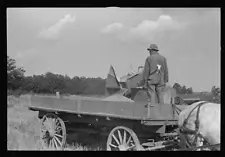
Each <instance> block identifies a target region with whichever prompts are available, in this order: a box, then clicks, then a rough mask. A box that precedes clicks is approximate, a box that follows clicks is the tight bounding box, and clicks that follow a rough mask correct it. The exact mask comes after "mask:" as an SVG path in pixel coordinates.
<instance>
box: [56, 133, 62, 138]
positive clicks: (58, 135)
mask: <svg viewBox="0 0 225 157" xmlns="http://www.w3.org/2000/svg"><path fill="white" fill-rule="evenodd" d="M55 136H57V137H60V138H63V136H61V135H59V134H57V133H56V134H55Z"/></svg>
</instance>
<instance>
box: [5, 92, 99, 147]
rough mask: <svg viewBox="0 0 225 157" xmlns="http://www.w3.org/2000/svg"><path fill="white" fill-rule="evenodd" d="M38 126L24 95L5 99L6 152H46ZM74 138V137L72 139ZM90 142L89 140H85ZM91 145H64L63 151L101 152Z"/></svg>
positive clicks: (76, 136)
mask: <svg viewBox="0 0 225 157" xmlns="http://www.w3.org/2000/svg"><path fill="white" fill-rule="evenodd" d="M39 130H40V124H39V119H38V112H34V111H30V110H28V101H27V98H26V95H23V96H20V97H14V96H8V97H7V149H8V150H47V149H46V148H44V147H43V146H42V145H41V142H40V140H39V139H40V135H39ZM74 136H75V137H74ZM78 136H79V137H80V138H82V139H83V140H84V139H85V137H82V136H81V135H71V136H69V138H68V140H70V141H72V138H78ZM86 140H88V141H90V138H89V137H88V139H86ZM92 143H93V144H92V145H91V146H90V147H89V146H83V145H82V144H80V143H75V144H74V143H72V142H70V144H67V145H66V148H65V150H71V151H73V150H78V151H79V150H84V151H87V150H103V148H101V147H100V146H98V145H96V142H95V141H93V142H92Z"/></svg>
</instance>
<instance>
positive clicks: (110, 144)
mask: <svg viewBox="0 0 225 157" xmlns="http://www.w3.org/2000/svg"><path fill="white" fill-rule="evenodd" d="M110 146H112V147H114V148H118V146H115V145H114V144H112V143H110Z"/></svg>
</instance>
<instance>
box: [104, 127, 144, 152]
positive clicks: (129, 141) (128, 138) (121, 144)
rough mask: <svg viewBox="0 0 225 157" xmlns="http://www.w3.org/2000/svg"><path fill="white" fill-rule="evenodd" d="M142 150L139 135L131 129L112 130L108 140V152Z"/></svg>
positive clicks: (118, 128) (116, 128)
mask: <svg viewBox="0 0 225 157" xmlns="http://www.w3.org/2000/svg"><path fill="white" fill-rule="evenodd" d="M114 150H115V151H132V150H141V149H140V142H139V140H138V137H137V135H136V134H135V133H134V132H133V131H132V130H131V129H129V128H127V127H123V126H118V127H115V128H114V129H112V131H111V132H110V134H109V136H108V139H107V151H114Z"/></svg>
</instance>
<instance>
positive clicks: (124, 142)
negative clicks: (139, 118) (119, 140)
mask: <svg viewBox="0 0 225 157" xmlns="http://www.w3.org/2000/svg"><path fill="white" fill-rule="evenodd" d="M126 139H127V132H126V130H124V135H123V144H126Z"/></svg>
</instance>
